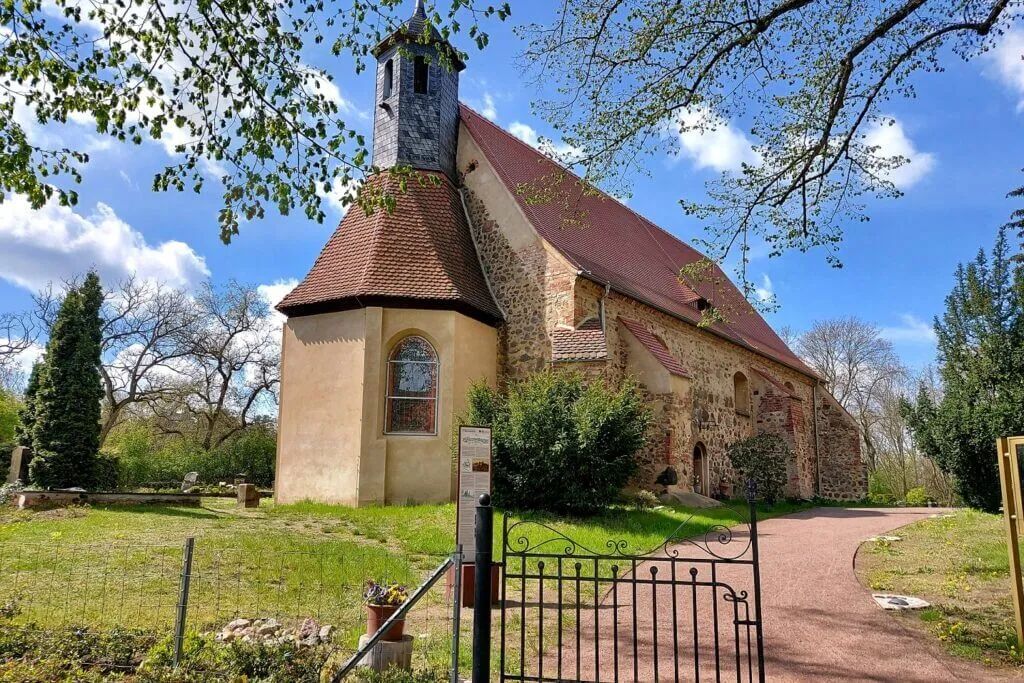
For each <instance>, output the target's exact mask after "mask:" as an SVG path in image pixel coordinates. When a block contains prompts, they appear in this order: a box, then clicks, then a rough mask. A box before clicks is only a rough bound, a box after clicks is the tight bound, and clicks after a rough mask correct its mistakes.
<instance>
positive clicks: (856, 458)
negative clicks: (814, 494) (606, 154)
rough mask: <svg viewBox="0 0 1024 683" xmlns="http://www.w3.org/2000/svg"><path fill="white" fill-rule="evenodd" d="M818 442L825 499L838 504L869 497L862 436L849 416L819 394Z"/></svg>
mask: <svg viewBox="0 0 1024 683" xmlns="http://www.w3.org/2000/svg"><path fill="white" fill-rule="evenodd" d="M819 396H820V398H821V400H820V401H819V402H818V440H819V443H820V448H821V453H822V459H821V475H820V476H821V495H822V496H824V497H825V498H833V499H835V500H860V499H861V498H863V497H864V496H866V495H867V491H868V471H867V467H865V465H864V463H863V461H862V459H861V451H860V443H861V441H860V432H859V431H858V430H857V426H856V423H855V422H854V420H853V418H852V417H850V415H849V413H847V412H846V411H845V410H843V407H842V406H840V405H839V403H838V402H837V401H836V400H835V399H834V398H832V396H830V395H829V394H828V393H827V392H819Z"/></svg>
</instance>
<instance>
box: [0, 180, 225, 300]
mask: <svg viewBox="0 0 1024 683" xmlns="http://www.w3.org/2000/svg"><path fill="white" fill-rule="evenodd" d="M0 206H2V207H3V208H2V210H0V253H2V254H3V255H4V258H3V259H0V278H3V279H4V280H7V281H8V282H11V283H12V284H15V285H17V286H19V287H24V288H26V289H29V290H32V291H35V290H38V289H40V288H41V287H44V286H45V285H46V284H47V283H48V282H55V281H60V280H64V279H69V278H72V277H75V276H76V275H81V274H82V273H83V272H84V271H86V270H88V269H90V268H95V269H96V270H97V271H98V272H99V274H100V277H101V278H102V279H104V280H116V279H119V278H122V277H125V276H126V275H128V274H130V273H135V274H137V275H138V276H139V277H140V278H143V279H150V280H156V281H160V282H164V283H167V284H168V285H171V286H174V287H184V286H190V285H194V284H195V283H197V282H198V281H200V280H202V279H204V278H206V277H208V276H209V274H210V271H209V269H208V268H207V267H206V261H205V259H203V257H201V256H199V255H198V254H196V252H195V251H193V250H192V247H190V246H189V245H187V244H185V243H184V242H179V241H177V240H169V241H167V242H162V243H160V244H159V245H156V246H152V245H150V244H148V243H147V242H146V239H145V237H143V235H142V234H141V233H140V232H139V231H138V230H135V229H134V228H132V226H130V225H128V224H127V223H125V222H124V221H123V220H121V219H120V218H119V217H118V216H117V214H116V213H115V212H114V210H113V209H112V208H110V207H109V206H107V205H106V204H103V203H98V204H96V207H95V209H94V211H93V213H92V214H91V215H89V216H82V215H80V214H78V213H75V212H74V211H72V210H71V209H70V208H68V207H65V206H59V205H58V204H56V203H55V202H51V203H49V204H47V205H46V206H44V207H43V208H41V209H39V210H34V209H32V207H31V206H30V205H29V203H28V201H27V200H26V199H25V198H24V197H21V196H19V195H14V196H11V197H9V198H8V199H6V200H5V201H4V203H3V204H2V205H0Z"/></svg>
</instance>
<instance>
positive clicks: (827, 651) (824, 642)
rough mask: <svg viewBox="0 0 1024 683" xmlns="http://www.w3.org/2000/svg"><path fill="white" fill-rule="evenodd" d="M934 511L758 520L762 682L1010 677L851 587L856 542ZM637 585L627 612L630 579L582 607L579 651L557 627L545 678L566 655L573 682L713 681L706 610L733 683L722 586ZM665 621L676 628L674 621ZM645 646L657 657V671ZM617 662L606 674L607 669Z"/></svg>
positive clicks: (727, 573) (661, 565) (729, 571)
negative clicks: (945, 645)
mask: <svg viewBox="0 0 1024 683" xmlns="http://www.w3.org/2000/svg"><path fill="white" fill-rule="evenodd" d="M938 512H940V510H937V509H935V508H931V509H928V508H919V509H915V508H908V509H891V508H882V509H868V508H850V509H841V508H816V509H813V510H808V511H805V512H801V513H797V514H794V515H789V516H786V517H777V518H774V519H770V520H767V521H765V522H762V523H760V524H759V525H758V527H759V534H758V538H759V542H760V550H761V585H762V605H763V614H764V642H765V669H766V673H767V678H768V680H769V681H786V682H789V681H837V680H843V681H879V682H880V681H887V682H888V681H899V682H901V683H904V682H905V683H937V682H942V681H989V680H1009V679H1011V678H1012V675H1011V674H1010V673H1005V672H1000V671H996V670H993V669H989V668H986V667H984V666H982V665H980V664H975V663H973V662H968V661H963V660H958V659H955V658H953V657H950V656H949V655H946V654H945V653H944V652H943V651H942V649H941V647H940V646H939V643H938V641H936V640H934V639H933V638H930V637H928V636H926V635H924V634H922V633H921V631H920V629H917V628H914V627H913V626H911V625H910V624H907V623H904V620H903V618H901V617H900V616H899V615H892V614H889V613H886V612H884V611H883V610H881V609H880V608H878V607H877V606H876V605H875V603H874V602H873V601H872V600H871V596H870V591H869V589H867V588H865V587H864V586H862V585H861V584H860V583H859V582H858V580H857V577H856V575H855V574H854V569H853V558H854V555H855V554H856V551H857V548H858V546H859V545H860V543H861V542H863V541H864V540H866V539H867V538H868V537H870V536H874V535H877V534H882V533H884V532H888V531H892V530H894V529H897V528H899V527H901V526H905V525H907V524H911V523H913V522H916V521H918V520H921V519H926V518H928V517H930V516H933V515H935V514H937V513H938ZM732 542H733V543H734V544H735V545H733V546H732V547H733V548H736V546H742V545H745V544H746V538H739V537H735V538H734V539H733V541H732ZM678 549H679V553H680V555H679V556H680V557H698V556H700V553H699V552H697V551H696V550H695V549H694V548H693V547H692V546H690V545H688V544H684V545H681V546H678ZM670 566H671V564H670V563H667V562H657V561H655V562H650V563H646V564H641V565H640V566H639V567H638V568H637V570H636V573H637V576H639V577H640V578H641V579H644V580H648V581H649V580H650V578H651V575H650V570H651V568H652V567H658V577H657V578H658V580H659V581H662V580H664V578H666V572H667V571H669V567H670ZM692 567H693V568H694V569H696V570H697V571H698V572H699V573H698V575H697V578H696V580H697V581H701V580H705V581H706V580H707V579H708V578H710V576H709V575H710V568H709V567H708V566H707V565H700V564H693V565H692ZM690 568H691V565H689V564H683V563H676V564H675V569H676V571H677V575H678V576H682V577H686V578H687V580H688V577H689V576H690ZM623 569H631V568H629V567H624V568H623ZM749 574H750V572H749V568H748V567H736V566H732V567H723V566H721V565H719V567H718V568H717V580H718V581H719V582H723V583H728V584H729V585H730V586H731V587H732V588H733V589H734V590H735V591H736V592H737V593H738V592H739V591H741V590H749V589H750V581H749ZM638 588H639V589H638V591H637V592H636V594H635V602H636V610H635V611H634V610H633V603H634V593H633V585H632V584H630V585H628V586H627V585H623V584H620V586H619V589H618V590H617V591H616V592H615V593H613V592H612V591H611V590H608V591H606V592H605V594H604V596H603V598H602V600H601V604H600V606H599V607H598V608H597V609H596V610H595V609H594V607H593V603H591V606H590V608H589V609H584V611H583V613H582V614H581V619H580V632H581V633H582V634H584V636H583V638H582V640H581V643H580V646H579V648H578V652H577V648H576V647H575V642H572V641H574V639H575V633H573V635H572V636H571V637H570V636H569V635H568V634H567V640H569V641H570V642H568V644H567V645H566V646H564V647H563V648H562V650H561V657H559V654H558V653H557V651H556V652H548V653H547V654H545V656H544V661H543V662H542V664H543V666H544V675H545V676H552V675H553V674H554V673H555V671H554V668H555V667H557V665H558V662H559V659H561V661H562V670H563V672H564V674H565V677H566V678H568V679H573V680H575V679H576V678H577V676H576V666H577V661H579V662H580V667H581V670H580V671H579V676H578V678H579V679H581V680H590V681H612V680H622V681H632V680H641V681H655V680H657V681H673V680H677V679H676V675H675V670H676V667H678V675H679V678H678V680H686V681H693V680H694V679H695V678H698V679H699V680H715V671H714V669H715V667H714V662H715V659H716V657H715V655H716V652H715V644H714V638H713V632H714V629H712V627H711V616H710V615H711V613H712V611H713V609H714V608H715V607H717V609H718V610H719V619H720V622H719V623H720V624H721V627H720V629H719V633H720V638H719V640H720V642H719V657H718V660H719V663H720V667H721V680H736V673H735V650H736V648H735V645H734V643H735V641H736V639H735V635H734V634H733V632H732V610H733V603H731V602H728V601H726V600H723V599H722V598H721V595H724V593H725V591H722V590H721V589H720V591H719V592H718V593H716V594H714V595H718V596H719V597H718V598H717V605H716V604H715V603H716V599H715V597H714V595H713V594H712V591H711V590H710V589H703V590H700V589H698V590H697V591H694V590H693V589H692V588H690V587H686V586H678V585H677V586H676V589H675V595H673V590H672V588H670V587H669V586H668V585H664V584H661V585H660V586H659V587H658V588H657V590H655V589H654V588H653V587H652V585H651V584H650V583H648V584H641V585H640V586H639V587H638ZM695 592H696V593H697V595H698V597H697V602H698V604H699V609H698V614H699V617H698V619H697V622H698V629H697V630H698V637H697V638H696V640H697V646H696V648H695V647H694V640H695V637H694V635H693V629H692V623H693V619H692V616H691V614H692V602H693V595H694V593H695ZM673 598H675V599H676V602H677V610H678V614H677V616H676V618H673V613H672V601H673ZM613 605H614V606H613ZM723 611H724V612H723ZM634 614H635V615H636V629H635V631H636V633H638V634H639V636H638V637H637V638H636V639H635V640H636V642H635V643H634V638H633V636H632V634H633V632H634V628H633V618H634V617H633V615H634ZM595 615H596V623H595ZM616 616H617V618H616ZM549 618H550V617H549ZM548 623H549V624H550V623H551V622H548ZM673 624H677V625H678V626H677V627H676V628H673ZM595 633H596V634H598V636H599V637H598V638H596V640H597V641H598V642H599V643H600V650H599V651H598V650H596V648H595V637H594V636H595ZM616 641H617V642H616ZM745 641H746V635H745V633H743V632H742V631H741V634H740V642H741V650H742V651H743V654H742V655H741V659H740V668H741V669H742V670H743V675H742V678H743V680H747V663H746V655H745V649H743V648H745V647H746V643H745ZM634 647H635V652H636V657H635V659H634V656H633V653H634ZM616 649H617V653H616ZM695 649H696V651H697V652H698V655H699V662H700V668H699V671H695V669H694V657H693V652H694V650H695ZM655 651H657V653H658V657H657V659H658V672H657V675H655V672H654V653H655ZM677 652H678V655H676V653H677ZM616 654H617V658H616ZM577 655H578V657H577ZM616 659H617V661H618V671H617V672H616V667H615V666H614V665H613V662H614V661H616ZM535 665H536V662H535V663H534V665H533V666H528V668H530V669H533V671H532V672H530V673H534V674H535V673H536V668H535ZM616 673H617V674H618V676H616ZM755 675H756V671H755Z"/></svg>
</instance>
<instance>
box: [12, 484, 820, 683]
mask: <svg viewBox="0 0 1024 683" xmlns="http://www.w3.org/2000/svg"><path fill="white" fill-rule="evenodd" d="M740 507H741V508H743V507H745V506H742V505H741V506H740ZM807 507H808V506H807V505H804V504H799V505H796V504H790V503H779V504H777V505H776V506H775V507H774V509H772V510H770V511H768V510H762V511H761V512H760V513H759V517H762V518H764V517H769V516H775V515H779V514H786V513H789V512H794V511H797V510H801V509H806V508H807ZM741 519H742V517H741V515H740V514H739V513H738V512H737V511H736V510H735V509H733V508H730V507H724V508H715V509H710V510H700V511H691V510H685V509H679V508H668V507H662V508H657V509H653V510H636V509H631V508H614V509H611V510H609V511H608V512H606V513H604V514H601V515H598V516H595V517H589V518H585V519H574V518H564V517H558V516H554V515H546V514H532V515H515V516H510V517H509V519H508V522H507V523H508V524H509V525H510V526H513V525H516V524H517V523H518V522H522V521H524V520H525V521H529V522H537V524H520V525H518V526H515V529H514V530H515V531H516V532H517V533H515V534H513V536H512V540H513V541H514V540H516V539H517V538H518V537H519V536H520V535H521V536H524V537H525V538H526V539H527V541H528V542H529V543H530V544H531V545H534V546H535V545H536V544H538V543H543V542H544V541H545V540H549V539H551V538H554V537H557V536H558V535H559V534H561V535H564V536H566V537H568V538H571V539H572V540H574V541H575V542H576V543H578V544H579V545H580V546H582V547H585V548H587V549H589V550H591V551H595V552H598V553H602V552H607V550H608V545H607V543H608V541H609V540H611V539H614V540H616V541H620V542H622V543H624V544H625V545H624V546H621V551H622V552H623V553H628V554H636V555H641V554H644V553H645V552H648V551H650V550H653V549H655V548H657V547H659V546H660V545H661V544H663V543H664V542H665V540H666V539H667V538H669V537H672V538H675V539H683V538H688V537H692V536H698V535H701V534H704V533H705V532H706V531H708V530H709V529H712V528H717V527H723V526H731V525H734V524H737V523H738V522H740V521H741ZM502 521H503V520H502V518H501V517H497V518H496V520H495V547H494V556H495V558H496V559H498V558H500V557H501V544H502V539H501V529H502ZM454 529H455V506H454V505H451V504H448V505H413V506H404V507H368V508H359V509H353V508H346V507H341V506H333V505H325V504H319V503H311V502H306V503H298V504H294V505H281V506H277V505H274V504H273V503H272V502H271V501H269V500H263V501H261V504H260V507H259V508H258V509H255V510H239V509H237V508H236V507H235V504H234V501H232V500H230V499H206V500H205V502H204V504H203V506H202V507H199V508H185V507H172V506H163V505H146V506H110V507H81V508H63V509H60V508H58V509H52V510H44V511H16V510H12V509H9V508H0V547H3V549H4V551H3V553H2V554H0V576H3V577H4V580H3V581H0V606H3V605H4V604H5V603H7V602H9V601H15V602H16V604H17V607H18V610H19V614H18V616H17V618H16V620H17V622H19V623H21V624H30V623H31V624H35V625H37V626H39V627H43V628H50V627H58V626H82V625H89V626H93V627H98V628H112V627H114V626H121V627H134V628H146V629H151V630H153V631H156V632H160V633H169V632H170V629H171V627H172V625H173V623H174V615H175V608H176V602H177V596H178V588H179V580H180V573H181V562H182V556H183V545H184V541H185V538H186V537H187V536H191V537H193V538H195V554H194V559H193V563H194V564H193V570H192V577H193V579H192V586H191V595H190V600H189V615H188V624H189V627H190V629H192V630H195V631H214V630H217V629H219V628H220V627H221V626H223V625H224V624H225V623H227V622H228V621H230V620H231V619H233V618H236V617H238V616H243V617H257V616H260V617H267V616H274V617H276V618H278V619H280V620H281V621H283V622H285V623H298V622H301V620H302V619H303V618H305V617H306V616H314V617H316V618H317V619H318V620H319V621H321V623H330V624H333V625H335V626H336V627H337V628H338V636H337V638H336V640H337V641H339V643H340V644H341V646H342V647H343V648H344V649H351V648H354V647H355V645H356V641H357V640H358V638H359V635H360V634H361V633H362V632H363V631H364V629H365V622H364V619H365V617H364V614H363V607H362V603H361V586H362V584H363V582H364V581H365V580H366V579H367V578H371V577H372V578H376V579H382V580H395V581H400V582H403V583H408V584H412V585H415V584H418V583H419V582H420V581H421V580H422V579H423V578H425V577H426V575H427V574H428V573H429V572H430V571H431V570H432V569H433V568H434V567H436V566H438V564H439V563H440V562H441V561H442V560H443V559H444V557H445V556H448V555H449V554H450V553H451V552H452V551H453V549H454V545H455V539H454ZM510 590H511V589H510ZM585 590H587V591H589V592H588V593H587V595H583V596H581V597H582V599H585V600H590V601H593V600H594V599H595V596H594V595H593V592H594V591H593V588H592V587H590V586H588V587H586V588H585ZM448 600H449V599H448V598H447V596H446V595H445V591H444V587H443V586H440V587H439V589H435V590H432V591H431V592H430V593H429V594H428V596H427V597H426V598H425V599H424V601H423V602H422V603H420V605H418V606H417V607H416V609H414V610H413V612H412V613H411V615H410V619H409V621H408V623H407V629H408V632H411V633H413V634H415V635H416V636H417V637H418V638H421V639H423V640H425V641H426V642H425V644H424V646H418V648H417V652H423V653H424V655H425V657H426V659H427V662H428V663H434V664H437V663H442V664H443V663H446V657H447V656H448V655H447V653H448V648H449V643H450V638H451V626H452V625H451V621H450V610H451V604H450V602H449V601H448ZM528 616H529V615H528ZM470 620H471V615H470V614H469V612H468V611H466V612H465V614H464V620H463V629H462V632H463V639H462V640H463V643H464V648H463V659H464V660H467V661H468V653H469V647H468V646H469V642H470V638H469V633H470ZM495 622H496V624H497V619H495ZM549 631H550V630H549ZM496 642H497V639H495V643H496ZM536 647H547V645H545V644H543V643H538V644H537V645H536ZM494 659H495V662H497V658H496V657H495V658H494Z"/></svg>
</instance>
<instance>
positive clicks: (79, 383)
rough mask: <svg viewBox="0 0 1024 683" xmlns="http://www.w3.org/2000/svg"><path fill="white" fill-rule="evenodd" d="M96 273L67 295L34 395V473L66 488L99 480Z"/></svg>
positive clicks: (42, 481)
mask: <svg viewBox="0 0 1024 683" xmlns="http://www.w3.org/2000/svg"><path fill="white" fill-rule="evenodd" d="M102 303H103V289H102V288H101V287H100V281H99V277H98V276H97V275H96V273H89V274H88V275H87V276H86V278H85V281H84V282H83V283H82V285H81V286H80V287H78V288H74V289H71V290H70V291H68V293H67V295H66V296H65V297H64V301H63V303H62V304H61V307H60V310H59V311H58V313H57V318H56V320H55V321H54V324H53V327H52V328H51V329H50V339H49V342H48V343H47V345H46V363H45V364H44V365H43V367H42V370H41V371H40V373H39V380H38V381H39V384H38V387H37V389H36V391H35V395H34V398H33V401H32V404H33V409H34V419H35V424H33V426H32V454H33V458H32V461H31V462H30V463H29V479H30V480H31V482H32V483H33V484H35V485H38V486H43V487H46V488H62V487H69V486H82V487H85V488H88V487H90V486H92V484H93V475H94V465H95V461H96V456H97V453H98V451H99V446H100V399H101V398H102V397H103V389H102V387H101V386H100V374H99V366H100V341H101V332H100V329H101V325H102V322H101V320H100V306H101V305H102Z"/></svg>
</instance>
